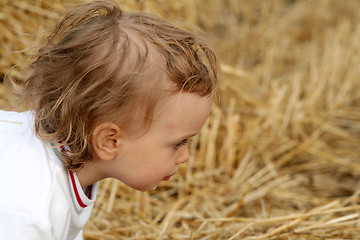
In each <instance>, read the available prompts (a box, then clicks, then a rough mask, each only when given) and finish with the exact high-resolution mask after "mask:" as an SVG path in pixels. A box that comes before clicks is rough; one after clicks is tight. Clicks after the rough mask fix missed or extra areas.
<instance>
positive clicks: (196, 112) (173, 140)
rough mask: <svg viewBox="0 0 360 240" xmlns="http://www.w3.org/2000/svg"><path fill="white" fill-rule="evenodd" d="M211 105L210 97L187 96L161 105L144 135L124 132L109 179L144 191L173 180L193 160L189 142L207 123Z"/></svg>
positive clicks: (170, 99)
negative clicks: (188, 145)
mask: <svg viewBox="0 0 360 240" xmlns="http://www.w3.org/2000/svg"><path fill="white" fill-rule="evenodd" d="M211 104H212V100H211V99H210V98H209V97H201V96H199V95H197V94H194V93H185V92H184V93H178V94H175V95H172V96H170V97H168V98H167V99H165V101H163V102H162V103H159V104H158V106H157V107H156V108H155V112H154V120H153V122H152V124H151V126H150V128H149V130H148V131H147V132H146V133H145V134H144V135H142V136H141V137H131V134H130V133H128V132H126V131H125V132H124V135H123V137H122V141H121V148H120V150H119V152H118V154H117V156H116V158H115V159H114V160H115V161H113V163H114V164H112V166H111V167H110V169H108V171H109V175H110V176H111V177H114V178H116V179H118V180H120V181H122V182H124V183H125V184H127V185H128V186H130V187H132V188H134V189H137V190H140V191H147V190H151V189H153V188H154V187H156V186H158V184H159V183H160V182H161V181H164V180H169V178H170V176H171V175H173V174H175V173H176V171H177V170H178V168H179V166H180V164H181V163H184V162H187V161H188V160H189V151H188V147H187V142H188V140H189V139H190V138H191V137H192V136H194V135H196V134H197V133H198V132H199V131H200V129H201V127H202V126H203V125H204V123H205V122H206V120H207V118H208V117H209V114H210V111H211Z"/></svg>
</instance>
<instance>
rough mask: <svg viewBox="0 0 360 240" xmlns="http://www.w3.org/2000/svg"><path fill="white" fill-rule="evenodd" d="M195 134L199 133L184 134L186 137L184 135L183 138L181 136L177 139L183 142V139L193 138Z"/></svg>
mask: <svg viewBox="0 0 360 240" xmlns="http://www.w3.org/2000/svg"><path fill="white" fill-rule="evenodd" d="M197 134H199V132H197V133H195V134H194V133H190V134H186V135H184V136H182V137H179V138H178V139H179V140H180V141H181V140H184V139H188V138H191V137H193V136H195V135H197Z"/></svg>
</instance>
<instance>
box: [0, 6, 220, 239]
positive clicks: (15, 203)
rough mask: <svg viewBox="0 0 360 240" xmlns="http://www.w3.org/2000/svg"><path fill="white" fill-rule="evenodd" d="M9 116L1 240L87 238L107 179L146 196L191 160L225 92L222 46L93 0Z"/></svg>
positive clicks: (50, 42)
mask: <svg viewBox="0 0 360 240" xmlns="http://www.w3.org/2000/svg"><path fill="white" fill-rule="evenodd" d="M8 81H9V82H10V83H12V86H13V88H12V91H13V92H14V93H15V94H16V96H17V98H18V100H19V102H20V103H22V104H26V107H27V108H28V109H29V111H27V112H21V113H18V112H5V111H0V152H1V155H0V169H1V170H2V174H1V177H0V178H1V181H0V189H1V191H2V195H1V198H0V239H8V240H10V239H21V240H24V239H37V240H38V239H46V240H48V239H82V228H83V226H84V225H85V223H86V222H87V221H88V219H89V217H90V214H91V210H92V208H93V204H94V201H95V198H96V191H97V188H98V182H99V181H100V180H101V179H104V178H109V177H111V178H115V179H118V180H119V181H122V182H123V183H125V184H126V185H128V186H130V187H132V188H134V189H136V190H140V191H148V190H151V189H153V188H155V187H156V186H158V184H159V183H160V182H161V181H166V180H169V179H170V177H171V176H172V175H174V174H175V173H176V171H177V170H178V167H179V165H180V164H181V163H184V162H186V161H188V159H189V152H188V149H187V143H188V141H189V139H190V138H191V137H192V136H194V135H196V134H197V133H198V132H199V131H200V129H201V127H202V126H203V125H204V123H205V121H206V120H207V118H208V116H209V114H210V110H211V104H212V102H213V99H214V96H215V93H216V91H217V89H218V84H219V80H218V64H217V60H216V56H215V53H214V52H213V50H212V49H211V48H210V47H209V46H208V45H207V44H206V43H205V42H204V41H203V40H202V39H201V38H199V37H198V36H196V35H194V34H192V33H190V32H189V31H186V30H183V29H180V28H178V27H175V26H174V25H172V24H170V23H168V22H167V21H165V20H163V19H161V18H159V17H156V16H153V15H149V14H146V13H143V12H141V13H125V12H123V11H122V10H121V9H120V8H119V7H118V5H117V4H116V3H114V2H103V1H93V2H91V3H87V4H82V5H80V6H78V7H76V8H74V9H72V10H70V11H69V12H68V13H67V14H66V15H65V16H63V17H62V18H61V19H60V20H59V22H58V23H57V25H56V27H55V28H54V30H53V32H52V33H51V35H50V36H49V37H48V38H47V41H46V43H44V44H43V46H42V47H41V48H40V50H39V51H38V53H37V55H36V56H35V57H34V60H33V62H32V63H31V65H30V66H29V74H28V77H27V78H26V79H25V82H24V83H23V84H22V85H21V86H16V85H15V84H16V81H14V80H12V79H8Z"/></svg>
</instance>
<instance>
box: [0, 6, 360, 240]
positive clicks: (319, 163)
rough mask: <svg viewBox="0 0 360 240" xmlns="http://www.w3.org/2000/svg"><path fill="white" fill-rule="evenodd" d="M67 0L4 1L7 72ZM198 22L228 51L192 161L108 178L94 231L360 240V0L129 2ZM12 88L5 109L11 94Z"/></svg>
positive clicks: (1, 35) (91, 235) (1, 17)
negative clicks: (146, 175)
mask: <svg viewBox="0 0 360 240" xmlns="http://www.w3.org/2000/svg"><path fill="white" fill-rule="evenodd" d="M67 3H69V1H67V0H56V1H48V0H28V1H21V0H12V1H7V0H0V41H1V47H0V77H1V78H3V77H4V75H5V74H6V73H7V72H8V71H9V69H10V68H12V67H13V66H14V65H18V66H19V68H15V69H14V70H12V71H11V73H10V74H13V75H14V76H16V77H18V78H19V79H22V73H21V72H20V69H21V67H22V66H25V65H26V63H28V52H24V50H26V49H29V50H32V48H31V46H32V45H33V44H34V43H37V42H39V40H40V39H42V38H43V34H42V33H43V32H44V30H45V29H46V28H47V27H48V26H49V25H50V24H51V23H52V22H53V21H54V20H55V19H56V18H57V16H58V14H59V12H61V11H62V10H63V9H64V4H67ZM119 3H120V4H121V6H122V7H123V8H124V9H125V10H131V11H133V10H139V9H143V10H144V11H151V12H153V13H156V14H159V15H161V16H163V17H165V18H167V19H169V20H171V21H172V22H175V23H176V24H179V25H181V26H184V27H186V28H190V29H196V28H195V27H194V26H199V27H200V28H201V29H203V30H205V31H206V32H207V33H208V34H207V35H205V34H203V33H202V34H203V35H204V36H205V37H207V38H208V39H209V41H210V43H211V44H212V45H213V46H214V48H215V50H216V51H217V53H218V55H219V59H220V60H221V68H222V85H221V89H220V90H221V94H220V95H221V100H220V102H219V103H217V104H216V105H215V106H214V108H213V112H212V115H211V117H210V119H209V121H208V122H207V123H206V125H205V127H204V128H203V130H202V131H201V133H200V134H199V136H197V137H195V138H194V139H193V140H192V142H191V143H190V146H189V148H190V151H191V153H192V156H191V158H190V160H189V162H188V163H187V165H186V166H184V167H182V168H181V169H180V171H179V173H178V174H177V175H176V176H174V177H173V178H172V180H171V181H169V182H164V183H162V184H161V185H160V186H159V187H158V189H156V190H154V191H151V192H148V193H140V192H137V191H134V190H132V189H130V188H128V187H126V186H125V185H123V184H122V183H120V182H117V181H115V180H111V179H106V180H104V181H102V182H101V187H100V189H99V195H98V199H97V202H96V205H95V208H94V211H93V214H92V217H91V219H90V221H89V223H88V224H87V225H86V227H85V229H84V235H85V239H87V240H100V239H101V240H110V239H357V238H359V236H360V215H359V214H360V181H359V180H360V178H359V177H360V161H359V159H360V148H359V142H360V111H359V107H360V91H359V87H360V80H359V77H360V68H359V63H360V44H358V39H360V25H359V22H360V15H359V14H358V11H357V9H359V8H360V2H359V1H357V0H347V1H336V0H321V1H307V0H292V1H289V0H278V1H277V0H269V1H261V0H254V1H245V0H240V1H235V0H223V1H220V0H214V1H205V0H191V1H176V0H167V1H165V0H147V1H131V0H119ZM4 94H5V90H4V89H3V88H2V87H0V107H1V108H4V107H5V105H6V104H7V102H8V101H9V100H8V99H7V98H6V97H4Z"/></svg>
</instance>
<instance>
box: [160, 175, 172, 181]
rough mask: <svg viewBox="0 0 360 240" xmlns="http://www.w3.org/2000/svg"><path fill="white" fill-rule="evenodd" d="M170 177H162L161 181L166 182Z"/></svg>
mask: <svg viewBox="0 0 360 240" xmlns="http://www.w3.org/2000/svg"><path fill="white" fill-rule="evenodd" d="M170 177H171V176H166V177H163V179H162V180H163V181H168V180H169V179H170Z"/></svg>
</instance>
